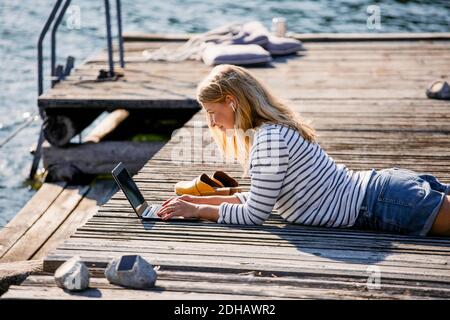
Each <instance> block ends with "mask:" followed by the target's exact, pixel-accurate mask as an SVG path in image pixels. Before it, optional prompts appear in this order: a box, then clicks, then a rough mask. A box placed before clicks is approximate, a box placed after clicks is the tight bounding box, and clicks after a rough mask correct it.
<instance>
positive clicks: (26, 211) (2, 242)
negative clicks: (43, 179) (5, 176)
mask: <svg viewBox="0 0 450 320" xmlns="http://www.w3.org/2000/svg"><path fill="white" fill-rule="evenodd" d="M64 188H65V183H44V184H43V185H42V186H41V188H40V189H39V190H38V192H36V194H35V195H34V196H33V197H32V198H31V199H30V201H28V202H27V204H26V205H25V206H24V207H23V208H22V209H21V210H20V211H19V213H18V214H17V215H16V216H15V217H14V218H13V219H12V220H11V221H10V222H9V223H8V224H7V225H6V226H5V227H4V228H2V229H1V230H0V261H4V259H3V258H4V256H5V254H6V253H7V252H8V251H9V250H10V249H11V248H12V247H13V246H14V244H15V243H16V242H17V241H18V240H20V239H21V237H23V236H24V235H25V234H26V233H27V232H28V230H29V229H30V228H31V227H32V226H33V225H34V224H35V223H36V222H37V221H38V220H39V219H40V218H41V217H42V215H44V214H45V212H47V210H48V209H49V207H51V206H52V204H53V203H54V201H55V200H56V199H57V198H58V197H59V195H60V194H61V192H63V190H64Z"/></svg>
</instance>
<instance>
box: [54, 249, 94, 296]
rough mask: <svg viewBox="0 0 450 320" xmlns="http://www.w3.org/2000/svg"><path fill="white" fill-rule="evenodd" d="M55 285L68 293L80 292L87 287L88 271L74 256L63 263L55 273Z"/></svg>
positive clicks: (78, 258) (77, 257)
mask: <svg viewBox="0 0 450 320" xmlns="http://www.w3.org/2000/svg"><path fill="white" fill-rule="evenodd" d="M55 282H56V285H57V286H58V287H60V288H62V289H66V290H69V291H82V290H85V289H87V288H88V287H89V269H88V268H87V267H86V265H85V264H84V263H83V262H82V261H81V260H80V257H79V256H74V257H72V258H71V259H69V260H67V261H66V262H64V263H63V264H62V265H61V266H60V267H59V268H58V270H56V272H55Z"/></svg>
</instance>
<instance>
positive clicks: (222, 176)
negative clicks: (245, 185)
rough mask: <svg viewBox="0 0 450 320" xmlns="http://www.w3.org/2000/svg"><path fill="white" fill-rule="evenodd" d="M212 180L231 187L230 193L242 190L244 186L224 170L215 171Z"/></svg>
mask: <svg viewBox="0 0 450 320" xmlns="http://www.w3.org/2000/svg"><path fill="white" fill-rule="evenodd" d="M211 180H213V181H214V182H216V183H217V184H221V185H222V186H224V187H227V188H230V194H233V193H235V192H242V187H239V183H238V182H237V181H236V180H235V179H233V178H232V177H230V176H229V175H228V174H226V173H225V172H223V171H216V172H214V174H213V176H212V177H211Z"/></svg>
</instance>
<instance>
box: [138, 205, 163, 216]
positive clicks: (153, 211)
mask: <svg viewBox="0 0 450 320" xmlns="http://www.w3.org/2000/svg"><path fill="white" fill-rule="evenodd" d="M160 208H161V205H160V204H152V205H151V206H150V207H149V209H148V210H147V211H146V212H145V213H144V214H143V215H142V217H143V218H157V217H158V216H157V215H156V213H157V212H158V211H159V209H160Z"/></svg>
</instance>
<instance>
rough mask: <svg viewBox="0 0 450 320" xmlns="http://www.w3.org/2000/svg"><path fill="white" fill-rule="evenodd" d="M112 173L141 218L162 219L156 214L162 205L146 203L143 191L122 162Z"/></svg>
mask: <svg viewBox="0 0 450 320" xmlns="http://www.w3.org/2000/svg"><path fill="white" fill-rule="evenodd" d="M111 173H112V176H113V177H114V180H116V183H117V185H118V186H119V187H120V189H122V191H123V193H124V194H125V196H126V197H127V199H128V201H129V202H130V204H131V206H132V207H133V209H134V212H136V214H137V215H138V217H139V218H141V219H144V220H148V219H161V218H160V217H158V215H157V214H156V213H157V212H158V211H159V209H160V208H161V205H157V204H153V205H149V204H148V203H147V201H145V199H144V197H143V196H142V193H141V191H140V190H139V188H138V186H137V185H136V183H135V182H134V180H133V178H131V175H130V173H129V172H128V170H127V168H125V166H124V164H123V163H122V162H120V163H119V164H118V165H117V166H116V167H115V168H114V169H113V170H112V171H111Z"/></svg>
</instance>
